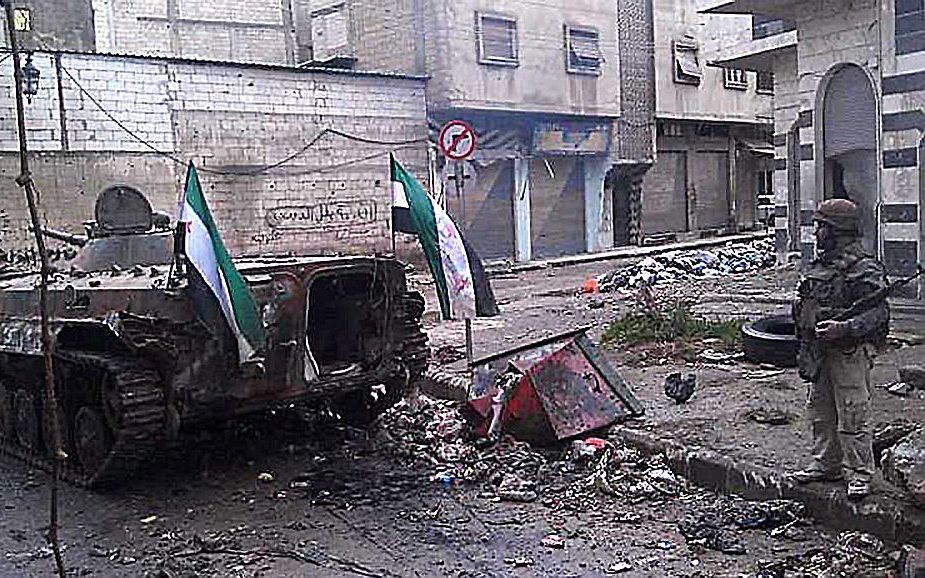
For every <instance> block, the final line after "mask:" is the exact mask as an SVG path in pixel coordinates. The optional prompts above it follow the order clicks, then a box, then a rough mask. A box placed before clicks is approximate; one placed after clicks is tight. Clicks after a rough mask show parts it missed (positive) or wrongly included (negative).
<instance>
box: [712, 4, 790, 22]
mask: <svg viewBox="0 0 925 578" xmlns="http://www.w3.org/2000/svg"><path fill="white" fill-rule="evenodd" d="M799 7H800V2H798V1H795V0H702V1H701V2H700V5H699V6H698V11H699V12H703V13H706V14H760V15H762V16H768V17H774V18H792V17H793V16H794V15H796V13H797V11H798V10H799Z"/></svg>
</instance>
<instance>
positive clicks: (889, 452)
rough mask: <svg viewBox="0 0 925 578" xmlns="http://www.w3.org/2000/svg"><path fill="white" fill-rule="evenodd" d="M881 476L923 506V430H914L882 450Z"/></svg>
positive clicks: (924, 493)
mask: <svg viewBox="0 0 925 578" xmlns="http://www.w3.org/2000/svg"><path fill="white" fill-rule="evenodd" d="M882 468H883V477H884V478H885V479H886V480H887V481H889V482H890V483H892V484H894V485H896V486H899V487H900V488H904V489H905V490H907V491H908V492H909V493H910V494H911V497H912V500H913V502H915V504H916V505H917V506H918V507H920V508H925V430H921V429H920V430H918V431H915V432H913V433H911V434H909V435H908V436H906V437H904V438H903V439H902V440H900V442H899V443H897V444H896V445H895V446H893V447H891V448H888V449H886V450H884V452H883V460H882Z"/></svg>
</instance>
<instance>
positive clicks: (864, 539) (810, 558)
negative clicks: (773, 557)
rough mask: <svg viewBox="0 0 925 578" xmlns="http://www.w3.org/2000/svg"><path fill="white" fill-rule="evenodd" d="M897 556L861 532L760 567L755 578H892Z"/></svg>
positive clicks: (841, 535) (842, 535) (874, 538)
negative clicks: (844, 577) (827, 577)
mask: <svg viewBox="0 0 925 578" xmlns="http://www.w3.org/2000/svg"><path fill="white" fill-rule="evenodd" d="M898 560H899V552H890V551H888V550H887V549H886V547H885V546H884V544H883V542H882V541H881V540H880V539H879V538H877V537H876V536H872V535H871V534H866V533H864V532H854V531H852V532H842V533H841V534H839V536H838V539H837V540H836V542H835V545H834V546H833V547H832V548H828V549H824V550H823V549H815V550H810V551H808V552H805V553H804V554H802V555H797V556H789V557H787V558H786V559H784V560H781V561H777V562H774V563H771V564H766V565H764V566H763V567H762V568H761V570H759V572H758V574H757V576H758V578H785V577H788V578H789V577H791V576H793V577H811V576H855V577H857V578H879V577H881V576H892V575H893V572H894V571H895V569H896V565H897V561H898Z"/></svg>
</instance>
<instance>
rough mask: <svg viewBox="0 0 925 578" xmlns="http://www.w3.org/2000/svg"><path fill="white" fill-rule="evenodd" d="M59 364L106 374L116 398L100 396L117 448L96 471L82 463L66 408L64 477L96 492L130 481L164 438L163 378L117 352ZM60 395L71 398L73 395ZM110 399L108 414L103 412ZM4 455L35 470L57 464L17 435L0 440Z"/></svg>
mask: <svg viewBox="0 0 925 578" xmlns="http://www.w3.org/2000/svg"><path fill="white" fill-rule="evenodd" d="M55 362H56V363H57V364H68V365H70V366H71V367H70V368H69V369H71V370H76V371H79V372H83V373H84V374H86V375H89V374H94V373H99V372H103V374H105V375H106V376H107V378H108V379H109V380H110V382H109V383H108V388H109V390H110V391H111V392H112V393H111V394H110V395H108V396H106V395H99V396H97V399H96V401H97V402H98V403H99V408H98V409H99V411H101V412H104V413H108V414H109V416H110V417H109V419H107V422H108V423H109V427H110V429H111V433H112V444H111V446H110V447H109V451H108V453H107V454H106V456H105V458H104V459H103V460H102V463H101V465H100V466H99V467H97V468H96V469H95V470H94V471H86V470H85V469H84V468H83V467H82V466H81V464H80V460H79V459H78V457H77V452H76V450H75V447H74V442H73V422H72V418H73V415H74V413H75V412H74V411H73V409H74V408H67V407H66V403H67V402H66V401H65V402H64V403H62V404H61V411H60V412H59V413H60V415H61V421H62V425H61V433H62V438H63V439H64V440H65V451H66V452H67V454H68V459H67V460H65V462H64V463H63V464H62V468H61V477H62V479H64V480H65V481H67V482H69V483H72V484H75V485H77V486H81V487H86V488H92V487H99V486H103V485H106V484H109V483H112V482H116V481H119V480H123V479H125V478H127V477H129V476H130V475H131V474H132V473H133V472H134V471H135V470H136V469H137V468H138V466H139V465H141V464H142V463H144V462H146V461H148V460H149V458H150V457H151V455H152V454H153V453H154V451H155V449H157V447H158V445H159V444H160V443H161V442H162V441H163V439H164V431H165V424H166V417H165V412H164V393H163V389H162V387H161V378H160V376H159V375H158V373H157V372H156V371H155V370H154V369H152V368H150V367H147V366H145V365H144V363H142V362H140V361H139V360H137V359H132V358H131V357H127V356H125V355H119V354H113V353H97V352H83V351H67V352H58V353H56V355H55ZM58 389H59V395H61V396H62V397H65V398H66V397H67V393H68V392H61V391H60V390H61V389H62V388H61V386H60V385H59V386H58ZM104 399H106V402H105V403H107V404H108V405H109V408H108V411H107V410H104V408H103V407H102V406H103V404H104V401H103V400H104ZM0 451H2V453H4V454H7V455H10V456H12V457H14V458H17V459H19V460H21V461H23V462H25V463H26V464H28V465H29V466H30V467H33V468H36V469H41V470H45V471H48V472H51V471H52V470H53V467H54V465H53V462H52V459H51V458H50V457H49V455H48V452H43V451H41V448H39V449H37V450H30V449H26V448H24V447H23V446H21V445H19V444H18V443H17V442H16V439H15V435H14V436H10V437H7V438H4V439H0Z"/></svg>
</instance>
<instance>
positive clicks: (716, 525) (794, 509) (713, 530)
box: [679, 500, 809, 554]
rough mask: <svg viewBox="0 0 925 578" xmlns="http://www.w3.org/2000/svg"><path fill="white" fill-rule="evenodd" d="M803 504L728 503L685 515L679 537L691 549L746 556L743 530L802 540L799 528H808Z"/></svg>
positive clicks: (782, 502)
mask: <svg viewBox="0 0 925 578" xmlns="http://www.w3.org/2000/svg"><path fill="white" fill-rule="evenodd" d="M808 523H809V522H808V521H807V520H806V511H805V508H804V507H803V505H802V504H800V503H798V502H793V501H790V500H771V501H767V502H739V503H733V504H730V503H729V502H728V501H727V502H723V503H717V504H714V505H711V506H709V507H706V508H704V509H701V510H700V511H698V512H696V513H694V514H692V515H689V516H687V517H686V518H685V519H684V520H683V521H681V523H680V524H679V530H680V532H681V535H682V536H684V539H685V540H686V541H687V544H688V546H690V547H691V548H693V549H707V550H716V551H718V552H722V553H724V554H745V553H746V549H745V545H744V544H742V541H741V540H740V538H739V532H740V531H742V530H765V531H767V532H768V534H769V535H770V536H771V537H778V536H781V537H786V538H789V539H791V540H802V539H803V535H802V533H801V532H802V530H801V528H800V527H801V526H805V525H808Z"/></svg>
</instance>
